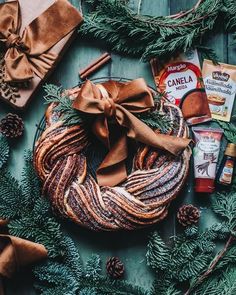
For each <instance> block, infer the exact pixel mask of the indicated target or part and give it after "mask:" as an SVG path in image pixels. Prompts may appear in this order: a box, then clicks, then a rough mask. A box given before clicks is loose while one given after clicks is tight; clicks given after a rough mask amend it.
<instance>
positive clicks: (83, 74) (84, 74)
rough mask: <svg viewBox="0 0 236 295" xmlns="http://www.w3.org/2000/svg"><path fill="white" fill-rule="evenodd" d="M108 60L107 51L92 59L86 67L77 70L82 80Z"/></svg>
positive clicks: (109, 56)
mask: <svg viewBox="0 0 236 295" xmlns="http://www.w3.org/2000/svg"><path fill="white" fill-rule="evenodd" d="M110 60H111V55H110V54H109V53H108V52H106V53H104V54H102V55H101V56H100V57H99V58H97V59H96V60H94V61H93V62H92V63H91V64H89V65H88V66H87V67H86V68H84V69H82V70H81V71H80V72H79V75H80V78H81V79H82V80H84V79H86V78H87V77H88V76H89V75H91V74H93V73H94V72H96V71H97V70H98V69H99V68H100V67H102V66H103V65H105V64H106V63H107V62H108V61H110Z"/></svg>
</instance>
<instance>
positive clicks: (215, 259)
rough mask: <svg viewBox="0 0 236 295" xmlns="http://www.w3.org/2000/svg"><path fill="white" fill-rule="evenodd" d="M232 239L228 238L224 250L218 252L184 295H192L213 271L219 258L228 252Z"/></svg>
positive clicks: (231, 237)
mask: <svg viewBox="0 0 236 295" xmlns="http://www.w3.org/2000/svg"><path fill="white" fill-rule="evenodd" d="M233 240H234V237H233V236H230V237H229V239H228V240H227V242H226V244H225V246H224V248H223V249H222V250H221V251H220V253H219V254H218V255H217V256H215V258H214V259H213V261H212V262H211V263H210V265H209V267H208V269H207V270H206V271H205V272H204V273H203V274H202V275H201V276H200V277H199V278H198V279H197V280H196V281H195V282H194V283H193V284H192V285H191V286H190V288H189V289H188V290H187V291H186V292H185V294H184V295H190V294H192V291H193V290H194V289H195V288H196V287H197V286H198V285H199V284H201V283H202V282H203V281H204V280H205V279H206V278H207V277H208V276H209V275H210V274H211V273H212V272H213V271H214V269H215V267H216V265H217V263H218V262H219V261H220V260H221V258H222V257H223V256H224V255H225V253H226V252H227V251H228V248H229V246H230V245H231V243H232V242H233Z"/></svg>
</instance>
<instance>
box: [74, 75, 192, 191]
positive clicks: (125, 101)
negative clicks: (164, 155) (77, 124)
mask: <svg viewBox="0 0 236 295" xmlns="http://www.w3.org/2000/svg"><path fill="white" fill-rule="evenodd" d="M73 107H74V108H75V109H77V110H79V111H82V112H84V113H88V114H93V115H96V118H95V120H94V123H93V126H92V130H93V132H94V134H95V135H96V136H97V138H98V139H99V140H100V141H101V142H102V143H103V144H104V145H105V146H106V147H107V148H108V149H109V152H108V154H107V155H106V157H105V159H104V160H103V162H102V163H101V165H100V166H99V168H98V169H97V181H98V184H99V185H100V186H115V185H117V184H119V183H121V182H122V181H124V180H125V179H126V178H127V172H126V167H125V160H126V158H127V157H128V148H127V137H129V138H131V139H134V140H136V141H138V142H141V143H143V144H146V145H149V146H152V147H155V148H160V149H162V150H166V151H168V152H170V153H172V154H173V155H177V154H179V153H180V152H181V151H183V150H184V149H185V148H186V147H187V146H188V144H189V142H190V139H187V138H177V137H173V136H169V135H165V134H156V133H155V132H154V131H153V130H152V129H151V128H149V127H148V126H147V125H146V124H144V123H143V122H142V121H140V120H139V119H138V118H137V117H136V116H135V115H133V113H134V114H135V113H143V112H146V111H147V110H150V109H151V108H152V107H154V102H153V97H152V93H151V91H150V89H149V88H148V86H147V84H146V83H145V81H144V80H143V79H141V78H140V79H136V80H133V81H131V82H129V83H120V82H116V81H108V82H106V83H103V84H96V85H95V84H93V83H92V82H91V81H89V80H87V81H86V82H85V84H84V85H82V87H81V90H80V91H79V93H78V96H77V97H76V98H75V100H74V102H73ZM114 123H115V124H114ZM113 126H115V131H113V132H111V130H112V128H113ZM117 127H118V128H117Z"/></svg>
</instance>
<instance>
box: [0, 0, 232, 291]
mask: <svg viewBox="0 0 236 295" xmlns="http://www.w3.org/2000/svg"><path fill="white" fill-rule="evenodd" d="M0 2H3V1H1V0H0ZM84 2H86V1H84ZM195 2H196V0H161V1H153V0H143V1H142V2H141V5H140V0H131V1H130V6H131V7H132V9H134V10H136V11H138V10H139V11H140V13H142V14H151V15H168V14H170V13H171V14H172V13H176V12H178V11H180V10H183V9H188V8H190V7H191V6H192V5H193V4H194V3H195ZM72 3H73V4H74V5H76V6H77V7H78V0H73V1H72ZM82 4H83V3H82ZM82 6H83V10H84V11H85V10H86V5H84V4H83V5H82ZM231 42H232V39H231V37H230V36H226V35H223V34H218V35H217V36H214V37H212V38H210V40H208V43H209V44H210V45H211V47H213V48H214V49H215V50H216V52H217V54H218V56H219V57H220V60H221V61H222V62H229V63H233V64H236V55H235V49H234V48H235V47H233V46H230V44H231ZM104 51H107V49H106V48H105V47H104V45H103V44H102V43H98V42H94V41H92V40H82V39H81V37H80V36H78V37H77V39H76V40H75V41H74V43H73V44H72V46H71V47H70V48H69V49H68V51H67V53H66V54H65V56H64V57H63V59H62V61H61V62H60V64H59V65H58V67H57V68H56V70H55V71H54V73H53V75H52V76H51V78H50V79H49V80H48V82H49V83H60V84H61V85H62V86H63V87H65V88H67V87H72V86H74V85H76V84H77V83H78V81H79V78H78V71H79V69H81V68H83V67H85V66H86V65H87V64H88V63H89V62H90V61H91V60H93V59H94V58H96V57H98V56H99V55H100V54H101V53H102V52H104ZM103 76H121V77H126V78H137V77H144V78H145V79H146V81H147V82H148V84H149V85H151V86H154V82H153V78H152V74H151V70H150V66H149V64H147V63H146V64H145V63H142V62H140V61H139V60H138V59H135V58H130V57H126V56H120V55H117V54H115V53H113V52H112V63H111V64H109V65H106V66H105V67H104V68H103V69H101V70H100V71H98V72H97V73H96V74H94V75H93V78H94V77H103ZM45 108H46V105H45V104H44V100H43V90H42V89H40V90H39V91H38V92H37V93H35V97H34V99H33V101H32V102H31V104H30V105H29V107H28V109H27V110H26V111H25V112H24V113H23V114H22V116H23V118H24V121H25V133H24V137H23V138H22V139H21V140H19V141H18V142H17V143H14V145H13V150H12V154H11V158H10V169H11V171H12V173H13V174H14V175H15V177H17V178H20V177H21V170H22V167H23V155H24V150H26V149H32V144H33V139H34V134H35V131H36V128H37V127H36V125H37V123H39V121H40V119H41V117H42V116H43V113H44V110H45ZM10 111H12V110H11V109H10V108H9V107H8V106H6V105H4V104H3V103H0V118H1V117H3V116H4V115H5V114H6V113H7V112H10ZM186 202H187V203H188V202H192V203H195V204H197V205H198V206H200V207H201V210H202V219H201V223H202V225H204V226H207V225H209V224H210V223H211V222H212V219H213V217H212V215H211V214H209V213H210V212H209V210H208V209H207V205H208V202H207V198H206V197H203V196H199V195H198V196H195V195H194V193H193V176H192V173H190V176H189V177H188V180H187V183H186V186H185V187H184V188H183V190H182V192H181V194H180V195H179V197H178V199H177V200H176V201H175V202H174V203H173V204H172V206H171V208H170V212H169V216H168V217H167V218H166V220H165V221H163V222H162V223H160V224H158V225H155V226H152V227H151V228H148V229H145V230H140V231H136V232H128V233H127V232H119V233H94V232H91V231H88V230H85V229H82V228H80V227H78V226H75V225H72V224H70V223H65V224H64V225H63V226H64V228H65V231H66V232H67V233H68V234H69V235H70V236H71V237H73V239H74V241H75V242H76V243H77V244H78V247H79V249H80V252H81V255H82V258H83V261H84V262H85V261H86V260H87V258H88V257H89V256H90V255H91V254H92V253H98V254H100V255H101V257H102V261H103V269H104V262H105V261H106V259H107V257H109V256H119V257H120V258H121V259H122V260H123V262H124V264H125V267H126V275H125V278H126V279H128V280H129V281H130V282H132V283H135V284H138V285H141V286H143V287H144V288H149V287H150V285H151V282H152V280H153V277H152V274H151V272H150V270H149V269H148V268H147V266H146V263H145V252H146V244H147V240H148V236H149V234H150V232H151V231H152V230H153V229H158V230H159V231H161V232H162V234H163V236H164V237H168V236H170V235H173V234H175V232H176V230H178V225H176V221H175V214H176V208H178V206H179V205H180V204H181V203H186ZM6 287H7V292H6V294H9V295H13V294H14V295H30V294H35V293H34V291H33V289H32V280H31V277H30V272H28V273H20V274H17V275H16V276H15V278H14V279H13V280H11V281H9V282H7V283H6ZM55 295H56V294H55ZM65 295H66V294H65Z"/></svg>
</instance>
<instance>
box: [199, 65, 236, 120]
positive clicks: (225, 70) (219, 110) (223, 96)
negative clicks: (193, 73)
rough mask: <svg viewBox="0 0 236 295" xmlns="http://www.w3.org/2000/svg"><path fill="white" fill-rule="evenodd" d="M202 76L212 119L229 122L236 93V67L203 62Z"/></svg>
mask: <svg viewBox="0 0 236 295" xmlns="http://www.w3.org/2000/svg"><path fill="white" fill-rule="evenodd" d="M202 74H203V79H204V84H205V89H206V93H207V98H208V103H209V107H210V110H211V114H212V118H214V119H218V120H222V121H227V122H229V121H230V117H231V113H232V109H233V104H234V98H235V92H236V66H233V65H228V64H223V63H220V64H219V65H214V64H213V63H212V61H210V60H204V63H203V69H202Z"/></svg>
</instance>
